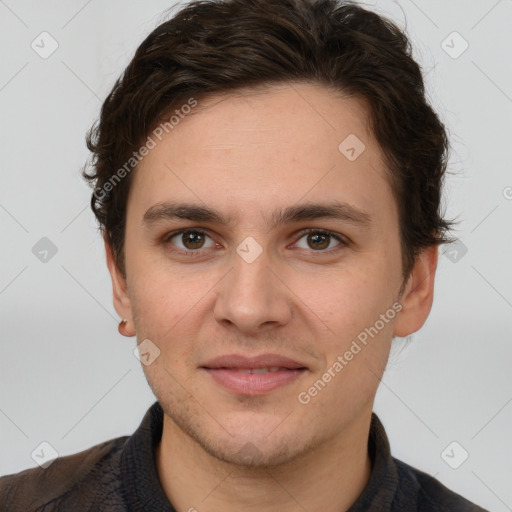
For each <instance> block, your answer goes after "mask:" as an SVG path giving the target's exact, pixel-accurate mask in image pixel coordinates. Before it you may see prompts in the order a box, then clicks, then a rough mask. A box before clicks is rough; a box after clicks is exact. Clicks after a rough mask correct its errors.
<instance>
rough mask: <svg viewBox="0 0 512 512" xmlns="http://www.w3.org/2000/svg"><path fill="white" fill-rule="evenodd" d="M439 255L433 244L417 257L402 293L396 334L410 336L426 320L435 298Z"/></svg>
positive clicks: (395, 328)
mask: <svg viewBox="0 0 512 512" xmlns="http://www.w3.org/2000/svg"><path fill="white" fill-rule="evenodd" d="M437 256H438V249H437V246H431V247H427V248H425V249H423V250H422V251H421V252H420V253H419V254H418V256H417V257H416V263H415V265H414V268H413V270H412V272H411V275H410V276H409V279H408V281H407V285H406V287H405V290H404V293H403V295H402V299H401V304H402V310H401V311H400V313H399V314H398V315H397V320H396V322H395V326H394V331H393V334H394V336H398V337H401V338H402V337H406V336H409V335H410V334H412V333H414V332H416V331H418V330H419V329H420V328H421V327H422V326H423V324H424V323H425V322H426V320H427V318H428V315H429V314H430V310H431V309H432V302H433V299H434V280H435V273H436V268H437Z"/></svg>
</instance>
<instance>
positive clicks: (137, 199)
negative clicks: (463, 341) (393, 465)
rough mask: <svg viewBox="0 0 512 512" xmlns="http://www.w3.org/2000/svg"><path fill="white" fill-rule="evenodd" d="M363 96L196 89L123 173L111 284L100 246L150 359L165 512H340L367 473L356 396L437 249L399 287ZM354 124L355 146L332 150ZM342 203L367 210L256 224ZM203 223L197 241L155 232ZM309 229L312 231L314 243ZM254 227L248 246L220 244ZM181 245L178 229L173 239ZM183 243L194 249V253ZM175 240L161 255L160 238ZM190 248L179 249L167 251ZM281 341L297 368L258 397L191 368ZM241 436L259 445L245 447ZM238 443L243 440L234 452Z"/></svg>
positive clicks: (417, 299)
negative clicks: (195, 96)
mask: <svg viewBox="0 0 512 512" xmlns="http://www.w3.org/2000/svg"><path fill="white" fill-rule="evenodd" d="M366 120H367V111H366V110H365V106H364V104H363V103H362V102H360V101H357V100H356V99H353V98H352V99H351V98H347V97H343V96H341V95H340V94H335V93H334V92H333V91H330V90H328V89H327V88H325V87H324V86H321V85H314V84H305V83H294V84H291V83H290V84H285V85H280V86H272V87H268V88H265V89H263V88H259V89H247V90H242V91H239V92H237V93H236V94H234V93H233V92H232V93H230V94H229V95H223V96H219V95H217V96H210V97H208V98H207V99H205V100H203V101H201V102H200V104H199V106H198V107H197V108H196V110H195V111H194V113H193V114H192V115H189V116H187V117H186V118H185V119H183V120H182V121H181V122H180V123H179V124H178V125H177V126H176V127H175V128H174V129H173V130H172V131H171V132H170V133H169V134H168V135H166V136H165V137H164V138H163V140H162V141H161V142H159V143H158V145H157V147H155V148H154V149H152V150H151V151H150V153H149V155H148V156H146V157H145V158H144V159H143V161H142V162H141V163H140V164H139V166H138V167H137V169H136V171H135V176H134V182H133V185H132V189H131V193H130V197H129V201H128V209H127V227H126V239H125V257H126V279H125V278H124V277H123V276H122V275H121V273H120V272H119V270H118V268H117V266H116V264H115V261H114V258H113V255H112V251H111V250H110V247H109V246H108V244H106V252H107V263H108V267H109V271H110V273H111V276H112V284H113V291H114V305H115V308H116V310H117V312H118V313H119V315H120V316H121V317H122V318H125V319H127V323H126V325H125V327H124V333H125V335H127V336H134V335H136V336H137V338H138V341H139V343H140V342H141V341H142V340H144V339H150V340H151V342H152V343H154V344H155V345H156V346H158V348H159V350H160V356H159V357H157V358H156V359H155V360H154V362H153V363H152V364H150V365H148V366H143V368H144V371H145V375H146V378H147V380H148V382H149V384H150V386H151V388H152V390H153V392H154V394H155V396H156V397H157V399H158V401H159V402H160V404H161V405H162V407H163V409H164V413H165V415H164V426H163V434H162V440H161V443H160V445H159V446H158V449H157V452H156V460H157V469H158V473H159V476H160V481H161V483H162V487H163V489H164V491H165V493H166V495H167V497H168V498H169V500H170V501H171V502H172V504H173V505H174V506H175V508H176V509H177V510H178V511H180V512H181V511H187V510H190V509H191V508H192V507H194V508H195V509H196V510H198V511H199V512H209V511H218V510H223V511H228V512H230V511H238V510H247V511H250V510H266V511H274V510H275V511H280V512H286V511H292V510H293V511H296V510H299V509H301V507H303V508H302V509H304V510H308V511H320V510H322V511H324V512H325V511H338V512H339V511H342V510H347V509H348V508H349V507H350V505H351V504H352V503H354V501H355V500H356V499H357V497H358V496H359V495H360V494H361V492H362V491H363V489H364V487H365V486H366V484H367V482H368V479H369V476H370V472H371V462H370V459H369V456H368V453H367V442H368V432H369V427H370V420H371V414H372V407H373V402H374V398H375V394H376V391H377V387H378V384H379V379H380V378H381V376H382V374H383V372H384V369H385V366H386V363H387V359H388V355H389V350H390V347H391V342H392V338H393V336H394V335H395V336H407V335H409V334H411V333H413V332H415V331H417V330H418V329H419V328H420V327H421V326H422V325H423V324H424V322H425V320H426V319H427V317H428V314H429V312H430V309H431V306H432V299H433V288H434V275H435V270H436V266H437V249H436V248H435V247H432V248H428V249H425V250H424V251H423V252H421V253H420V255H419V256H418V258H417V262H416V265H415V267H414V269H413V271H412V274H411V275H410V277H409V279H408V280H407V282H406V285H405V289H404V292H403V295H402V296H401V297H399V290H400V287H401V285H402V283H403V279H402V277H403V276H402V272H401V270H402V269H401V252H400V239H399V224H398V213H397V208H396V204H395V201H394V199H393V196H392V193H391V189H390V187H389V184H388V181H387V174H386V172H387V171H386V169H385V167H384V164H383V163H382V153H381V150H380V148H379V146H378V144H377V142H376V141H375V139H374V137H373V135H372V134H371V132H370V131H369V128H368V126H367V121H366ZM349 134H356V135H357V137H358V138H359V139H360V140H361V141H363V142H364V144H365V146H366V147H365V150H364V152H363V153H362V154H361V155H360V156H359V157H358V158H357V159H356V160H355V161H349V160H348V159H347V158H346V157H345V156H344V155H343V154H342V153H341V152H340V151H339V150H338V145H339V144H340V143H341V142H342V141H343V140H344V139H345V138H346V137H347V136H348V135H349ZM331 200H338V201H344V202H347V203H349V204H350V205H352V206H354V207H357V208H358V209H361V210H364V211H365V212H367V213H368V214H369V215H370V216H371V223H370V224H369V225H368V226H366V227H362V226H359V225H354V224H351V223H349V222H347V221H344V220H336V219H331V218H329V219H314V220H307V221H299V222H294V223H288V224H283V225H280V226H278V227H276V228H273V229H270V228H269V225H268V224H267V223H266V219H267V218H268V217H269V214H270V212H272V211H274V210H275V209H276V208H285V207H287V206H291V205H296V204H297V203H301V204H302V203H316V202H322V203H323V202H327V201H331ZM163 201H182V202H193V203H199V204H201V205H202V206H205V205H206V206H208V207H211V208H215V209H217V210H219V211H220V212H222V213H223V214H225V215H226V216H227V215H230V216H232V217H233V219H234V222H233V225H231V226H223V225H221V224H217V223H213V224H210V223H198V222H192V221H188V220H183V219H175V220H165V221H161V222H158V223H155V224H153V225H150V226H146V225H145V224H144V223H143V222H142V218H143V216H144V213H145V212H146V211H147V210H148V209H149V208H150V207H152V206H154V205H155V204H158V203H160V202H163ZM182 228H194V229H201V230H203V231H205V233H206V235H208V236H207V237H206V238H205V241H204V246H201V245H199V246H194V245H193V244H190V243H189V244H188V245H184V242H183V238H182V237H181V236H177V237H174V238H172V240H169V239H167V241H164V240H163V239H164V237H165V235H166V234H169V233H172V232H174V231H176V230H178V229H182ZM307 228H315V229H323V230H330V231H332V232H334V233H337V234H339V235H340V236H342V237H346V238H348V239H349V240H350V243H349V244H348V245H347V246H340V245H338V244H339V242H337V241H336V240H335V239H330V244H329V239H327V242H326V245H327V248H326V247H325V245H322V247H321V249H317V248H316V245H315V244H314V241H313V242H312V241H311V240H310V239H308V236H307V233H306V234H304V233H303V230H304V229H307ZM249 236H250V237H252V238H254V240H256V241H257V243H258V244H259V245H260V246H261V248H262V250H263V252H262V253H261V254H260V255H259V257H258V258H257V259H256V260H255V261H253V262H252V263H248V262H247V261H245V260H244V259H243V258H241V257H240V255H239V254H238V253H237V252H236V248H237V246H239V244H240V243H241V242H242V241H243V240H244V239H245V238H246V237H249ZM185 242H186V240H185ZM194 247H199V248H196V249H194ZM173 248H174V249H175V251H173V250H172V249H173ZM187 249H188V252H193V251H196V253H198V254H199V256H196V257H191V256H185V255H182V254H181V253H179V251H180V250H181V251H182V252H184V251H187ZM399 299H400V303H401V306H402V309H401V311H400V312H399V313H398V314H396V316H394V318H393V319H392V320H390V321H389V322H388V323H386V324H385V326H384V328H382V329H381V330H380V331H379V332H378V335H376V336H374V337H373V338H372V339H371V341H369V342H368V344H367V345H366V346H365V347H364V348H363V349H362V350H361V351H360V352H359V353H358V354H357V355H355V356H354V358H353V359H352V360H351V361H350V362H349V363H348V364H347V365H346V366H345V367H344V368H343V370H342V371H341V372H340V373H339V374H337V375H336V377H334V378H332V380H331V381H330V382H329V383H328V384H327V385H326V386H325V388H323V389H322V390H321V392H319V393H318V394H317V395H316V396H315V397H314V398H312V399H311V401H310V402H309V403H308V404H307V405H304V404H301V403H300V402H299V401H298V399H297V397H298V395H299V393H300V392H302V391H305V390H306V391H307V390H308V388H310V387H311V385H312V384H313V383H314V382H315V381H317V380H318V379H319V378H321V377H322V375H323V374H324V373H325V372H326V371H327V369H328V368H329V367H331V366H332V365H333V363H334V362H335V361H336V358H337V357H338V356H339V355H343V354H344V353H345V352H346V350H347V349H348V348H349V347H350V345H351V343H352V341H353V340H354V339H356V337H357V335H358V334H359V333H361V332H362V331H364V329H365V328H368V327H370V326H373V325H374V324H375V322H376V320H378V319H379V318H380V315H381V314H385V313H386V311H387V310H389V308H391V306H392V304H393V303H396V301H398V300H399ZM267 352H272V353H277V354H282V355H285V356H288V357H290V358H292V359H295V360H297V361H300V362H302V363H303V364H304V365H306V366H307V367H308V371H307V372H305V373H304V374H303V375H302V376H301V377H300V378H299V379H298V380H296V381H294V382H292V383H291V384H287V385H285V386H282V387H280V388H278V389H276V390H274V391H272V392H269V393H267V394H265V395H263V396H257V397H250V396H241V395H237V394H235V393H233V392H230V391H227V390H226V389H224V388H222V387H220V386H219V385H218V384H217V383H215V382H214V381H213V379H212V378H211V377H210V375H208V374H207V373H206V372H204V371H203V370H201V369H200V368H199V367H200V366H201V365H202V364H204V363H205V362H206V361H207V360H208V359H210V358H213V357H215V356H218V355H222V354H230V353H239V354H245V355H259V354H263V353H267ZM247 443H252V445H253V447H255V448H253V450H254V449H255V450H256V453H257V455H258V456H257V458H255V459H253V460H252V461H251V460H248V459H247V458H246V457H245V456H246V455H247V451H246V450H247ZM244 447H245V448H244Z"/></svg>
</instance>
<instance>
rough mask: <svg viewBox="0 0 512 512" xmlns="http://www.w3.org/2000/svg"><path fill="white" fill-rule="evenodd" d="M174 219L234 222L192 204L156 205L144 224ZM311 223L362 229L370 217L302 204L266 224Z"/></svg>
mask: <svg viewBox="0 0 512 512" xmlns="http://www.w3.org/2000/svg"><path fill="white" fill-rule="evenodd" d="M174 219H184V220H190V221H193V222H205V223H210V224H220V225H224V226H230V225H232V224H233V222H234V220H235V219H234V218H233V217H232V216H225V215H224V214H222V213H221V212H219V211H217V210H215V209H213V208H209V207H206V206H202V205H200V204H191V203H169V202H164V203H158V204H156V205H154V206H152V207H150V208H149V209H148V210H147V211H146V213H145V214H144V216H143V219H142V220H143V224H144V225H146V226H149V225H152V224H155V223H158V222H160V221H168V220H174ZM314 219H335V220H342V221H345V222H348V223H351V224H355V225H359V226H361V227H368V226H369V225H370V224H371V222H372V217H371V216H370V215H369V214H368V213H367V212H365V211H363V210H360V209H358V208H356V207H354V206H352V205H350V204H348V203H344V202H340V201H333V202H329V203H305V204H301V205H294V206H289V207H287V208H284V209H278V210H275V211H274V212H273V213H272V215H271V216H270V220H267V223H268V224H269V226H270V228H271V229H275V228H276V227H278V226H280V225H283V224H287V223H293V222H300V221H304V220H314Z"/></svg>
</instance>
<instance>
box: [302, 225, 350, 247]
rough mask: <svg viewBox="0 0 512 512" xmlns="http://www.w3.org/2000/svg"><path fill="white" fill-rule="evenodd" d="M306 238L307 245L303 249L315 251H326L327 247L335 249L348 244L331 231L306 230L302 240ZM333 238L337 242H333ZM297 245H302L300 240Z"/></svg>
mask: <svg viewBox="0 0 512 512" xmlns="http://www.w3.org/2000/svg"><path fill="white" fill-rule="evenodd" d="M302 239H306V244H305V245H306V246H305V247H304V245H303V246H302V247H301V248H302V249H312V250H313V251H325V250H326V249H333V248H335V247H338V246H340V245H341V246H344V245H347V244H346V243H345V242H344V241H343V240H342V239H341V238H340V237H339V236H337V235H335V234H334V233H330V232H329V231H319V230H313V229H312V230H310V231H308V232H306V233H305V234H304V235H302V237H301V238H300V240H302ZM333 240H334V241H335V242H336V243H335V244H332V242H333ZM297 245H298V246H299V247H300V244H299V242H297Z"/></svg>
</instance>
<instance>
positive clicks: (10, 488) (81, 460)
mask: <svg viewBox="0 0 512 512" xmlns="http://www.w3.org/2000/svg"><path fill="white" fill-rule="evenodd" d="M127 439H128V437H127V436H125V437H118V438H115V439H111V440H109V441H105V442H103V443H100V444H97V445H95V446H92V447H91V448H88V449H87V450H84V451H81V452H79V453H75V454H73V455H67V456H63V457H59V458H57V459H55V460H54V461H53V462H52V463H51V464H50V466H48V467H47V468H46V469H43V468H40V467H37V468H30V469H26V470H24V471H21V472H19V473H15V474H12V475H6V476H3V477H0V509H1V510H9V511H11V512H17V511H23V512H26V511H28V510H30V511H37V510H42V509H43V507H45V510H53V508H51V507H49V506H48V505H50V504H51V503H54V502H59V501H61V500H63V499H64V497H67V498H69V496H70V495H71V494H75V497H74V498H72V499H75V502H76V503H80V504H85V503H88V502H90V503H91V504H92V503H93V502H94V501H95V500H96V495H97V494H99V493H109V492H111V489H109V487H115V486H116V485H119V480H120V478H119V476H120V475H119V473H120V469H119V456H120V453H121V450H122V447H123V445H124V444H125V442H126V440H127ZM78 495H79V496H78ZM76 500H80V501H76ZM70 504H71V502H70ZM47 506H48V507H47ZM80 509H81V510H84V509H85V507H82V506H81V508H80ZM55 510H57V508H55Z"/></svg>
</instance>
